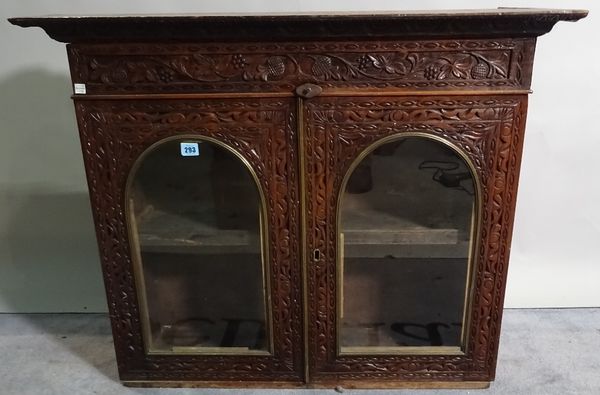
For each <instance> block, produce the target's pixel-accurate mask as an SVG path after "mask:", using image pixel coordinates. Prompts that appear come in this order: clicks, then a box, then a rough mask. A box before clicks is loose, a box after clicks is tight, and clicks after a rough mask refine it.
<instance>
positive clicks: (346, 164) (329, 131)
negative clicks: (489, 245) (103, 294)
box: [303, 97, 480, 381]
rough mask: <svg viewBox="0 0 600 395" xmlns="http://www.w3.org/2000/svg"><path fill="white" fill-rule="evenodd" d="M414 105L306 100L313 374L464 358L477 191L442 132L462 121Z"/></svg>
mask: <svg viewBox="0 0 600 395" xmlns="http://www.w3.org/2000/svg"><path fill="white" fill-rule="evenodd" d="M423 101H424V102H425V104H421V103H420V99H414V98H403V97H389V98H388V97H377V98H370V97H317V98H314V99H310V100H306V101H305V103H304V104H305V109H304V114H303V120H304V123H305V124H304V126H303V130H304V131H305V134H304V138H303V147H304V153H305V162H304V164H303V169H304V171H305V174H304V175H305V200H306V202H305V211H306V213H305V216H306V222H305V226H306V229H307V235H306V245H305V251H306V256H307V260H306V277H307V283H308V285H307V300H308V304H307V310H308V311H307V316H308V322H307V327H308V336H309V347H308V348H309V372H310V375H311V377H312V379H313V380H315V381H327V380H331V379H332V378H333V377H335V378H336V379H338V380H343V379H351V380H356V379H360V378H361V377H362V378H369V379H372V378H379V379H389V380H392V379H396V380H405V379H407V378H411V377H417V374H422V377H424V379H427V374H426V373H427V371H429V370H431V369H433V370H435V369H436V366H438V365H436V363H438V361H444V360H451V361H453V362H452V363H453V364H454V363H456V364H468V363H469V361H470V359H469V358H470V357H469V356H468V345H469V341H468V339H469V322H470V306H471V301H470V299H471V293H472V289H473V284H472V283H473V280H472V279H473V275H472V274H473V272H474V270H475V264H474V261H475V259H474V251H476V235H477V223H478V221H479V219H478V218H479V207H480V203H479V201H478V199H480V192H479V183H478V179H477V177H476V171H475V168H474V166H473V165H472V162H471V160H470V158H469V156H468V154H467V153H465V152H463V151H462V150H461V148H459V146H458V145H456V144H455V143H454V142H453V140H452V139H451V138H449V136H450V135H451V133H453V132H454V131H455V130H456V129H457V128H459V127H460V128H462V129H460V130H461V132H462V131H464V130H468V128H469V127H471V126H470V125H468V124H465V123H464V122H463V123H462V124H461V125H459V126H455V124H454V121H455V120H456V117H454V118H453V111H454V110H452V109H450V110H448V119H447V120H445V119H444V116H445V112H444V111H446V110H444V109H442V110H439V109H437V108H435V107H434V108H433V109H428V108H425V107H427V106H432V107H433V106H434V101H433V100H425V99H423ZM444 103H449V102H448V101H446V102H444ZM411 370H417V371H418V373H415V372H413V371H411Z"/></svg>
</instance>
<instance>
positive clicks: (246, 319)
mask: <svg viewBox="0 0 600 395" xmlns="http://www.w3.org/2000/svg"><path fill="white" fill-rule="evenodd" d="M128 203H129V220H130V231H131V239H132V249H133V251H134V255H135V256H134V259H135V261H136V262H135V264H136V283H137V287H138V295H139V296H140V305H141V309H142V320H143V326H144V334H145V339H144V340H145V343H146V349H147V352H149V353H217V354H218V353H234V354H235V353H240V354H246V353H265V352H268V351H269V349H270V341H269V340H268V339H269V332H270V330H269V325H268V322H269V320H268V314H267V303H266V295H267V281H266V278H267V276H266V273H265V264H264V258H265V257H264V255H265V251H264V246H265V243H266V242H265V241H264V240H263V236H264V235H265V234H266V232H263V230H262V226H263V224H264V221H263V215H264V208H263V204H264V203H263V199H262V198H261V194H260V192H259V189H258V187H257V183H256V181H255V179H254V177H253V173H251V171H250V168H249V166H248V165H247V164H246V163H245V162H244V161H243V160H242V159H241V158H240V157H238V156H237V155H236V154H234V153H233V152H232V151H230V150H229V149H227V148H225V147H224V146H223V145H221V144H219V143H217V142H216V141H212V140H205V139H202V140H199V139H176V140H169V141H166V142H162V143H159V144H158V145H157V146H155V147H154V148H153V149H151V150H150V151H148V152H147V153H145V154H144V156H143V159H142V160H141V162H140V164H139V166H138V167H137V170H136V171H135V172H134V173H133V174H132V176H131V179H130V182H129V189H128Z"/></svg>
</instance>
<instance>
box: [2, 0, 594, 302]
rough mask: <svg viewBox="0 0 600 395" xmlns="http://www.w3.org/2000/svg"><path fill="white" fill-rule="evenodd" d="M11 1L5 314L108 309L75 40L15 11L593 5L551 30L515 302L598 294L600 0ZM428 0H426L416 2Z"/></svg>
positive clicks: (5, 119)
mask: <svg viewBox="0 0 600 395" xmlns="http://www.w3.org/2000/svg"><path fill="white" fill-rule="evenodd" d="M32 3H33V2H25V1H22V0H3V1H2V4H1V5H0V49H1V52H0V53H2V56H3V58H2V60H1V61H0V136H1V137H0V138H1V139H2V142H1V143H0V312H11V311H18V312H25V311H30V312H44V311H105V310H106V301H105V298H104V293H103V289H102V281H101V274H100V269H99V261H98V254H97V249H96V246H95V240H94V235H93V226H92V222H91V213H90V207H89V202H88V198H87V192H86V191H87V190H86V185H85V177H84V172H83V163H82V160H81V153H80V149H79V145H78V144H79V142H78V137H77V131H76V126H75V122H74V114H73V110H72V104H71V102H70V99H69V95H70V81H69V77H68V66H67V62H66V56H65V51H64V46H63V44H60V43H56V42H54V41H52V40H50V39H49V38H48V37H47V36H46V35H45V34H44V33H43V32H42V31H41V30H39V29H31V28H30V29H21V28H18V27H15V26H12V25H9V24H8V23H7V22H6V21H5V19H6V18H7V17H9V16H33V15H43V14H98V13H103V14H114V13H161V12H168V13H183V12H217V13H218V12H274V11H282V12H294V11H319V10H322V11H344V10H363V11H366V10H368V11H372V10H398V9H414V8H420V9H435V8H450V7H451V8H495V7H498V6H521V7H524V6H537V7H554V8H561V7H562V8H587V9H590V11H591V15H590V16H589V17H588V18H587V19H584V20H583V21H580V22H578V23H576V24H571V23H560V24H558V25H557V26H556V27H555V28H554V30H553V31H552V32H551V33H550V34H548V35H546V36H543V37H541V38H540V39H539V41H538V47H537V53H536V63H535V67H534V78H533V90H534V94H533V95H532V97H531V101H530V108H529V118H528V123H527V132H526V141H525V150H524V159H523V165H522V173H521V182H520V190H519V197H518V204H517V206H518V207H517V220H516V225H515V231H514V236H513V250H512V255H511V262H510V269H509V281H508V290H507V296H506V297H507V299H506V305H507V306H508V307H550V306H561V307H563V306H565V307H566V306H600V174H599V173H600V164H599V161H597V160H596V155H597V152H600V130H598V124H599V122H597V121H596V119H595V116H596V115H597V114H596V113H595V111H600V99H599V98H598V95H599V93H598V92H600V75H599V74H600V66H599V65H600V49H599V48H600V45H598V44H597V42H596V40H597V37H598V35H599V34H600V23H599V22H598V21H599V18H600V17H598V16H597V14H598V13H600V7H598V6H597V5H596V3H593V2H592V1H570V2H567V1H556V0H540V1H538V2H534V1H512V2H506V1H475V0H469V1H467V0H462V1H455V2H453V3H451V4H450V3H446V2H442V1H431V0H423V1H420V2H418V3H415V2H402V1H392V0H390V1H384V0H370V1H369V2H365V1H357V0H343V1H342V0H338V1H335V2H334V1H329V2H327V1H323V0H319V1H317V0H301V1H299V0H295V1H287V2H283V1H275V0H263V1H259V0H246V1H219V2H210V3H208V2H197V1H192V0H190V1H170V2H160V1H154V2H149V1H142V0H135V1H127V2H124V1H120V0H119V1H115V0H111V1H81V2H73V1H68V0H56V1H37V2H35V4H32ZM415 4H416V6H415Z"/></svg>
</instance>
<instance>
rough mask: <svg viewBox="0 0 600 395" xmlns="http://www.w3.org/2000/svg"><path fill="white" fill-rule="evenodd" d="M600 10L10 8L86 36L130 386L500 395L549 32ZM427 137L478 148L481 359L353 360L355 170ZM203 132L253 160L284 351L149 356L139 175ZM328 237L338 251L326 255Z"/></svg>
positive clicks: (86, 151) (465, 149)
mask: <svg viewBox="0 0 600 395" xmlns="http://www.w3.org/2000/svg"><path fill="white" fill-rule="evenodd" d="M586 14H587V11H581V10H532V9H499V10H483V11H480V10H475V11H461V12H448V11H439V12H399V13H388V14H346V15H332V14H327V15H278V16H276V15H263V16H257V15H232V16H216V15H212V16H209V15H204V16H202V15H188V16H118V17H71V18H69V17H45V18H12V19H10V21H11V23H13V24H17V25H20V26H24V27H27V26H39V27H42V28H43V29H45V31H46V32H47V33H48V34H49V35H50V36H51V37H52V38H54V39H57V40H59V41H63V42H67V43H70V44H69V45H68V46H67V48H68V56H69V62H70V68H71V76H72V82H73V83H77V84H85V86H86V90H87V93H86V94H77V95H74V96H73V97H74V99H75V108H76V115H77V120H78V126H79V133H80V137H81V144H82V151H83V156H84V160H85V167H86V173H87V180H88V186H89V191H90V198H91V203H92V209H93V214H94V222H95V226H96V234H97V239H98V245H99V249H100V257H101V264H102V269H103V276H104V283H105V287H106V294H107V300H108V305H109V311H110V318H111V323H112V330H113V336H114V343H115V349H116V355H117V363H118V368H119V374H120V377H121V379H122V380H124V382H125V383H126V384H127V385H133V386H181V387H187V386H207V387H214V386H228V387H245V386H253V387H255V386H259V387H262V386H264V387H286V386H300V385H306V386H307V387H333V386H336V385H343V386H346V387H349V388H394V387H402V388H421V387H435V388H441V387H446V388H483V387H485V386H486V385H487V383H488V382H489V381H491V380H493V379H494V374H495V367H496V360H497V355H498V341H499V337H500V325H501V318H502V308H503V301H504V292H505V288H506V274H507V269H508V260H509V251H510V243H511V235H512V227H513V221H514V214H515V211H514V210H515V202H516V193H517V185H518V177H519V167H520V162H521V151H522V146H523V136H524V130H525V117H526V110H527V93H528V91H529V88H530V84H531V72H532V65H533V54H534V49H535V42H536V37H537V36H539V35H541V34H544V33H546V32H548V31H549V30H550V29H551V28H552V26H553V25H554V24H555V23H556V22H558V21H560V20H565V21H575V20H578V19H580V18H582V17H584V16H585V15H586ZM566 77H568V76H566ZM304 84H306V85H304ZM302 87H304V88H307V87H310V89H309V90H306V89H303V88H302ZM414 132H418V133H420V135H422V136H433V137H435V138H436V139H439V140H442V141H445V142H448V143H450V144H451V145H452V146H453V147H455V149H456V150H458V151H460V153H461V154H463V155H464V156H465V157H466V158H468V160H469V161H470V163H471V164H472V166H473V168H474V173H475V176H476V181H477V184H478V185H480V191H479V192H480V193H479V194H478V195H477V206H478V207H477V209H478V212H479V213H480V214H479V215H478V216H477V218H476V220H477V230H478V231H477V234H476V235H475V239H476V240H475V243H474V247H473V248H474V250H473V251H472V254H473V255H472V256H473V257H474V258H473V275H472V281H471V282H470V284H469V287H470V291H471V293H470V294H471V298H470V300H469V302H468V309H469V314H468V320H467V322H466V325H467V326H468V328H469V329H468V337H467V342H466V343H467V344H466V352H465V353H464V354H463V355H450V354H449V355H443V354H442V355H425V354H414V355H397V354H396V355H364V356H351V355H338V353H337V346H338V345H337V333H336V330H337V329H336V325H337V307H338V306H337V304H338V300H337V297H336V295H337V289H338V287H339V284H337V270H338V268H337V265H336V262H337V256H338V253H339V251H337V250H336V248H337V244H336V240H337V234H338V229H337V228H336V226H337V218H336V215H337V214H336V213H337V207H336V205H337V196H338V194H339V193H340V188H341V183H342V179H343V177H344V175H345V174H346V172H347V171H348V169H349V166H350V165H351V163H352V162H353V161H354V160H355V159H356V158H357V157H358V156H359V155H360V154H361V152H363V151H364V150H365V148H366V147H368V146H369V145H371V144H373V143H374V142H376V141H378V140H380V139H383V138H386V137H389V136H394V135H397V136H399V137H401V136H402V135H409V134H410V133H414ZM184 134H185V135H197V136H206V137H210V138H213V139H217V140H219V141H220V142H222V143H224V144H226V145H227V146H229V147H230V148H231V149H233V150H235V151H236V152H237V153H239V154H240V155H241V157H243V158H244V159H245V160H247V161H248V163H249V164H250V165H251V167H252V169H253V170H254V171H255V172H256V174H257V176H258V179H259V181H260V182H259V187H260V188H261V189H262V191H263V192H264V195H265V196H266V197H267V199H266V205H267V213H268V215H267V224H266V226H267V229H268V234H269V246H268V249H269V258H270V259H269V262H268V265H269V275H270V284H271V290H270V309H271V312H272V316H273V323H272V324H273V330H272V333H273V349H274V352H273V355H270V356H257V355H254V356H241V355H238V356H235V355H148V354H147V353H146V352H145V351H144V346H143V344H144V343H143V339H142V336H143V331H142V324H141V317H140V305H139V300H138V295H137V294H136V288H135V278H134V276H135V274H134V270H133V263H132V262H133V258H132V253H131V247H130V246H131V242H132V241H131V240H129V236H128V234H129V233H128V227H129V224H128V220H127V218H126V211H127V210H126V205H125V194H126V191H125V189H126V182H127V178H128V176H129V174H130V172H131V171H132V168H133V166H134V164H135V162H136V160H137V159H138V158H140V156H141V155H143V153H144V151H145V150H147V149H148V148H149V147H150V146H151V145H152V144H155V143H157V142H159V141H161V140H162V139H165V138H169V137H172V136H177V135H184ZM315 249H318V250H319V251H320V252H322V254H320V257H319V258H318V259H316V260H313V259H307V258H308V256H309V254H310V253H311V252H312V251H314V250H315ZM311 255H312V254H311Z"/></svg>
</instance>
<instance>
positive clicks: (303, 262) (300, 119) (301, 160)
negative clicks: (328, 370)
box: [296, 97, 310, 384]
mask: <svg viewBox="0 0 600 395" xmlns="http://www.w3.org/2000/svg"><path fill="white" fill-rule="evenodd" d="M296 113H297V114H296V119H297V122H296V128H297V131H296V135H297V136H298V168H299V171H298V176H299V177H300V270H301V273H302V319H303V340H304V355H303V356H302V357H303V358H302V360H303V362H304V383H305V384H308V383H309V382H310V367H309V359H308V358H309V352H310V347H309V333H308V268H307V264H308V260H307V254H306V236H307V234H306V230H307V229H306V179H305V157H304V156H305V152H304V136H305V133H304V100H303V99H302V98H300V97H298V98H296Z"/></svg>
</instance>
